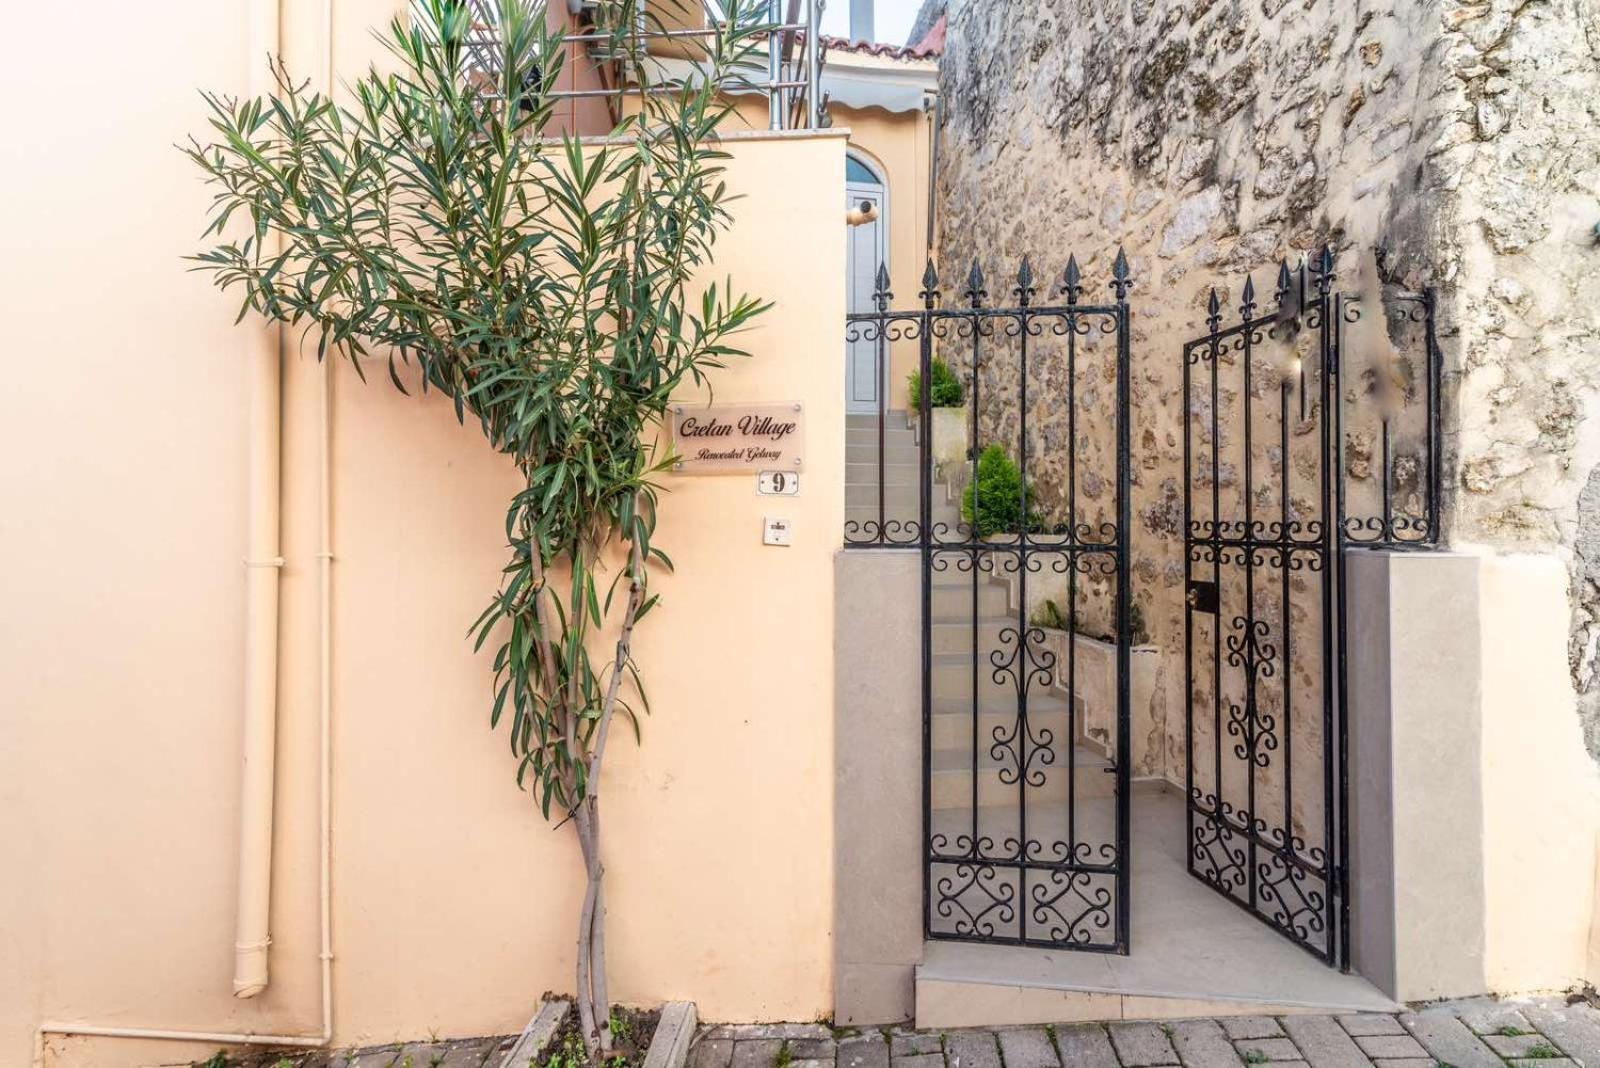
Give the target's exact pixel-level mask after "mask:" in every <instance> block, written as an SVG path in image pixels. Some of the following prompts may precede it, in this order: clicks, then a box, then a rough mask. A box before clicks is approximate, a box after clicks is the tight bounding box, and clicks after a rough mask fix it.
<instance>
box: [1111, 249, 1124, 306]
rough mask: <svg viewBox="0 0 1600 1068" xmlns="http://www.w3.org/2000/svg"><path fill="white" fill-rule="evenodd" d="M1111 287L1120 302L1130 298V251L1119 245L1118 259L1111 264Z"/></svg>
mask: <svg viewBox="0 0 1600 1068" xmlns="http://www.w3.org/2000/svg"><path fill="white" fill-rule="evenodd" d="M1111 289H1112V291H1113V292H1115V293H1116V295H1117V301H1118V302H1119V303H1120V302H1122V301H1124V300H1127V299H1128V251H1127V249H1124V248H1122V247H1121V246H1120V245H1119V246H1118V247H1117V260H1116V262H1115V263H1113V264H1112V265H1111Z"/></svg>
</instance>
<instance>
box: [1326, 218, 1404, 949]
mask: <svg viewBox="0 0 1600 1068" xmlns="http://www.w3.org/2000/svg"><path fill="white" fill-rule="evenodd" d="M1323 262H1324V263H1326V264H1327V266H1328V271H1329V272H1330V273H1331V272H1332V270H1333V251H1332V249H1329V250H1328V251H1327V252H1325V253H1324V254H1323ZM1376 311H1377V314H1379V315H1380V316H1381V315H1382V314H1383V309H1382V308H1381V307H1380V308H1378V309H1376ZM1344 328H1345V301H1344V297H1343V296H1342V295H1339V294H1335V295H1334V297H1333V359H1332V363H1331V365H1330V372H1331V373H1330V374H1329V376H1328V377H1329V378H1330V379H1331V384H1330V386H1329V389H1330V390H1331V392H1332V393H1333V397H1334V401H1333V410H1332V411H1331V412H1330V413H1329V414H1328V422H1329V424H1331V427H1332V432H1333V442H1334V445H1333V455H1332V456H1331V458H1330V461H1329V462H1330V463H1331V464H1332V466H1333V481H1334V501H1335V507H1334V512H1335V518H1336V522H1335V524H1334V529H1335V531H1336V532H1337V546H1338V553H1337V559H1336V560H1334V561H1333V564H1334V566H1335V567H1336V568H1337V569H1338V570H1337V574H1336V575H1335V579H1334V582H1335V587H1336V596H1335V603H1334V611H1335V612H1336V613H1337V615H1338V625H1337V631H1336V633H1335V635H1334V640H1335V641H1336V642H1338V646H1339V652H1338V677H1337V679H1335V685H1336V686H1337V687H1338V700H1337V702H1336V704H1337V714H1338V717H1339V735H1338V738H1339V741H1338V753H1337V755H1336V757H1335V759H1336V760H1337V761H1338V763H1339V770H1338V777H1337V783H1338V785H1337V787H1336V788H1335V789H1336V791H1337V792H1336V793H1335V794H1334V803H1332V804H1330V805H1329V807H1330V808H1337V810H1338V814H1337V819H1338V823H1339V851H1338V854H1337V855H1333V854H1332V853H1331V852H1330V855H1329V857H1328V872H1329V875H1330V877H1331V878H1330V883H1331V884H1332V885H1331V886H1330V888H1329V896H1330V897H1332V895H1333V894H1334V893H1337V894H1338V896H1339V919H1338V923H1339V929H1338V938H1337V940H1335V939H1334V937H1333V933H1332V932H1331V931H1330V932H1329V938H1328V954H1329V957H1330V958H1334V959H1337V960H1338V962H1339V968H1340V970H1342V971H1346V972H1348V971H1349V970H1350V805H1349V796H1350V760H1349V751H1350V694H1349V686H1348V682H1349V674H1350V673H1349V660H1348V655H1347V643H1346V641H1345V637H1346V634H1345V623H1346V617H1347V614H1348V613H1347V612H1346V607H1347V605H1346V600H1345V571H1344V553H1345V548H1346V539H1345V485H1344V470H1345V466H1344V400H1343V397H1344V390H1343V385H1342V381H1341V375H1342V369H1341V366H1340V364H1341V362H1342V360H1343V358H1344V336H1345V329H1344ZM1384 431H1385V439H1386V440H1387V435H1388V417H1387V416H1385V418H1384ZM1385 451H1387V450H1385ZM1384 464H1385V469H1384V475H1383V477H1384V485H1385V489H1386V490H1387V486H1388V479H1389V472H1388V467H1387V465H1388V457H1387V455H1386V456H1385V457H1384ZM1387 497H1388V494H1387V492H1385V500H1384V505H1383V507H1384V516H1383V518H1384V522H1385V523H1388V522H1389V518H1390V517H1389V511H1388V509H1389V501H1388V499H1387ZM1324 744H1326V743H1324ZM1334 887H1337V889H1336V890H1335V889H1334Z"/></svg>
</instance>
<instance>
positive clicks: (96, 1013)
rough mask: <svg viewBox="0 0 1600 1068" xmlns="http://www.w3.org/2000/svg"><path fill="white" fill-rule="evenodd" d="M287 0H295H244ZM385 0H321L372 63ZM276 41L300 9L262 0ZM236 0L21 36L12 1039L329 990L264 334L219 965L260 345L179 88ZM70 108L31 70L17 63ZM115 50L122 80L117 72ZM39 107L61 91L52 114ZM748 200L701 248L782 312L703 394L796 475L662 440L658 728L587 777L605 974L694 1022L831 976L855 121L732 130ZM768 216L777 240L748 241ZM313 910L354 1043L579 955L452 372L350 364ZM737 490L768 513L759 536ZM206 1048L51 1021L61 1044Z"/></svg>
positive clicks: (473, 1028)
mask: <svg viewBox="0 0 1600 1068" xmlns="http://www.w3.org/2000/svg"><path fill="white" fill-rule="evenodd" d="M270 6H277V5H270ZM391 6H392V3H391V0H336V2H335V4H334V7H333V17H334V22H333V26H334V38H333V39H334V44H335V54H336V63H335V66H336V67H337V68H338V69H339V70H342V71H348V70H351V69H353V67H355V66H356V65H358V64H359V63H364V61H365V59H364V57H365V56H366V55H369V54H370V49H371V48H372V47H373V45H372V42H371V41H370V39H369V38H368V37H367V34H366V27H367V26H369V25H372V24H374V23H376V22H378V21H380V20H381V19H382V18H383V17H385V15H386V13H387V11H388V10H389V8H390V7H391ZM282 7H283V9H284V15H283V25H284V27H285V32H286V34H288V35H289V36H291V37H293V38H294V40H292V41H290V42H289V43H288V45H287V47H288V48H289V50H290V51H291V53H292V52H293V50H294V49H297V48H298V49H302V50H306V51H302V54H303V55H306V54H311V51H312V50H315V49H316V48H318V47H320V45H321V39H320V37H318V36H317V34H316V33H315V32H314V31H313V30H312V29H308V27H315V26H316V25H317V24H318V23H317V22H316V15H317V12H316V10H315V9H316V7H317V5H315V4H310V5H306V4H303V3H301V2H300V0H284V3H283V5H282ZM246 14H247V11H246V5H244V4H238V5H233V4H215V3H207V2H202V0H190V2H187V3H182V4H171V5H162V6H160V7H159V8H155V9H152V8H148V7H145V8H139V9H137V10H136V9H133V8H130V7H129V6H128V5H124V4H113V3H109V2H101V3H95V4H91V5H88V6H87V7H82V8H78V9H75V10H74V12H73V13H71V14H70V15H63V16H62V17H61V18H62V22H61V24H59V25H58V26H57V29H58V30H59V31H60V32H62V33H64V34H67V35H68V36H70V37H71V38H72V40H73V48H74V52H75V54H76V56H77V57H78V60H79V61H80V62H81V63H82V64H83V67H82V69H88V70H94V71H95V72H96V77H95V78H94V79H73V78H62V77H60V69H59V66H58V63H57V60H56V59H54V58H52V57H53V55H54V53H51V52H49V51H48V50H35V51H34V52H32V53H23V54H19V55H18V56H17V57H15V58H14V62H12V63H11V64H8V65H7V67H6V70H5V74H4V75H3V77H4V78H5V79H6V89H7V92H6V93H5V94H4V97H3V99H4V100H6V101H7V105H6V107H7V112H6V128H7V131H8V135H9V137H10V139H11V145H12V148H13V151H14V152H15V153H16V154H17V158H19V159H25V160H28V161H29V165H28V166H26V167H13V168H9V169H8V170H7V171H6V177H5V178H4V179H3V180H0V187H3V193H4V196H5V199H6V200H7V201H8V202H10V203H13V204H26V205H28V210H27V211H26V212H22V213H18V214H16V215H14V216H13V219H14V221H13V224H12V225H11V226H9V227H7V228H6V229H5V231H4V238H3V239H0V240H3V241H4V243H5V247H4V250H3V254H0V277H3V279H4V291H5V293H6V294H7V297H6V301H7V304H6V306H7V309H8V310H9V311H10V313H11V314H10V319H11V339H10V340H11V344H10V347H9V351H10V353H11V354H12V359H11V362H10V365H9V371H8V378H9V385H8V388H7V389H6V390H4V391H0V447H3V448H4V450H5V452H6V454H7V455H8V456H10V457H12V462H9V463H7V464H6V465H4V467H3V471H4V476H3V478H4V485H3V490H4V495H5V499H6V501H7V502H8V506H7V508H6V509H5V514H4V518H3V519H0V550H3V552H4V554H5V556H6V557H7V558H8V559H10V560H11V561H13V563H14V566H10V567H8V568H7V569H6V572H5V576H6V577H5V579H4V581H3V584H0V585H3V596H0V605H3V607H0V679H3V680H4V683H3V693H4V698H3V700H0V856H4V857H5V858H6V871H7V875H6V877H5V878H4V879H0V960H3V961H4V962H5V966H4V967H0V1063H3V1064H14V1063H26V1060H27V1056H28V1052H29V1048H30V1043H31V1042H32V1032H33V1028H34V1027H35V1025H36V1024H37V1023H38V1022H39V1021H40V1020H44V1019H52V1020H58V1021H67V1022H75V1023H95V1024H107V1025H117V1026H135V1027H161V1028H199V1029H204V1030H208V1031H210V1030H230V1031H232V1030H248V1031H277V1032H298V1033H311V1032H314V1031H315V1030H316V1028H317V1026H318V1023H319V1019H318V991H317V969H318V963H317V907H316V906H317V889H316V883H317V861H318V850H317V817H316V813H317V792H316V782H317V675H316V666H317V642H318V634H317V629H316V620H317V605H316V560H315V549H316V529H317V521H318V516H317V493H316V487H317V456H318V448H319V445H318V435H317V429H316V428H317V423H316V408H315V404H314V403H313V401H314V397H315V391H316V383H317V376H318V375H319V374H320V373H321V372H320V370H319V367H318V365H317V364H316V363H315V361H314V359H313V357H312V355H311V354H309V353H301V352H300V351H298V349H297V348H291V350H290V352H289V353H288V355H287V356H286V360H285V369H284V386H285V389H284V408H285V434H284V445H283V458H284V493H283V498H284V502H285V504H284V509H285V510H284V519H283V555H284V556H285V558H286V561H287V563H286V567H285V568H284V570H283V609H282V620H281V627H280V633H281V639H282V656H281V668H280V713H279V734H278V745H277V757H278V771H277V784H276V787H277V791H276V812H275V817H276V840H275V856H274V871H273V912H272V936H273V947H272V967H273V971H272V985H271V986H270V987H269V989H268V990H267V992H266V993H265V994H263V995H262V996H261V997H259V998H257V999H255V1000H253V1001H250V1002H239V1001H235V1000H234V999H233V998H232V997H231V996H230V976H231V965H232V956H233V946H232V941H233V911H234V881H235V880H234V863H235V849H236V835H237V828H236V825H237V804H238V802H237V791H238V786H237V783H238V775H239V766H238V764H239V711H240V700H241V689H242V668H241V651H242V645H243V598H242V588H243V568H242V567H241V560H242V558H243V556H244V517H245V487H244V479H243V474H244V440H245V439H244V426H243V412H244V399H245V379H244V370H245V366H244V363H243V357H244V354H245V353H246V352H247V351H249V350H250V349H251V347H252V346H259V345H261V344H263V343H268V344H270V341H271V336H272V332H271V331H270V330H268V329H267V328H265V327H263V326H262V325H260V324H259V323H257V322H256V321H254V320H247V321H246V322H245V323H244V324H243V325H240V326H237V327H235V326H234V325H232V321H233V317H234V312H235V310H236V306H235V303H234V299H233V298H232V297H227V296H222V295H219V294H217V293H215V292H214V291H213V290H211V289H210V288H209V286H208V285H207V283H206V282H205V280H203V279H202V278H199V277H196V276H190V275H187V274H186V273H185V272H184V270H183V266H182V264H181V263H180V261H179V257H180V256H181V255H183V254H185V253H187V252H189V251H192V250H193V249H194V247H195V242H196V238H197V235H198V232H199V227H200V223H201V219H202V213H203V209H204V206H205V204H206V201H207V198H208V195H209V194H207V192H206V191H205V189H204V188H203V187H202V185H201V184H200V183H199V181H198V179H197V177H196V176H195V175H194V174H193V173H191V167H190V166H189V164H187V162H186V161H184V160H183V158H182V157H181V156H180V155H179V153H177V152H176V151H174V150H173V148H172V147H171V144H172V142H173V141H174V140H176V139H178V138H180V137H181V136H183V135H184V133H185V132H186V131H189V130H195V131H202V124H203V115H202V111H201V104H200V101H199V100H198V98H197V97H196V95H195V89H196V88H197V87H201V86H204V87H210V88H215V89H220V90H224V91H230V92H240V91H243V90H244V88H245V87H246V85H247V78H248V74H249V69H250V67H251V66H252V65H254V64H257V63H259V62H260V61H261V60H262V59H263V58H264V57H262V56H260V55H256V54H252V53H253V49H252V48H251V47H250V45H249V44H248V43H247V40H246V29H247V28H246ZM46 84H48V85H50V86H52V89H51V94H52V107H51V108H49V109H44V108H38V107H35V106H33V105H32V104H31V103H29V101H30V100H36V99H37V89H38V87H39V86H41V85H46ZM108 86H115V87H116V89H115V92H108V91H107V87H108ZM62 114H76V115H78V116H79V118H78V119H76V120H75V121H74V122H73V123H72V124H70V125H63V124H62V123H61V122H60V116H61V115H62ZM729 147H730V151H731V152H732V154H733V158H732V159H731V160H729V161H728V168H729V171H728V179H729V182H730V185H731V186H732V187H733V188H734V190H735V191H736V192H737V193H739V194H741V195H742V197H743V199H741V200H739V201H738V202H737V203H736V204H735V205H734V209H733V210H734V214H735V219H736V221H735V225H734V228H733V230H732V232H731V233H730V234H729V235H727V236H726V237H725V238H724V239H722V240H721V241H719V243H718V245H717V251H718V261H717V263H716V265H715V267H714V272H715V274H717V275H718V276H719V277H720V276H721V275H723V274H731V275H732V276H733V278H734V279H735V280H736V282H737V283H738V284H739V285H740V286H742V287H745V288H748V289H749V290H751V291H752V292H755V293H758V294H764V295H769V296H772V297H775V298H776V299H777V302H778V303H777V306H776V308H775V309H774V310H773V311H772V312H771V313H770V314H769V315H768V316H767V317H766V318H765V319H764V320H763V321H762V324H761V326H760V327H759V328H757V329H756V330H755V331H753V332H752V333H750V334H749V335H748V337H747V339H746V340H747V343H748V347H749V348H751V349H752V350H753V351H754V353H755V359H753V360H751V361H749V362H748V363H747V364H743V365H740V366H738V367H734V368H730V369H729V370H728V371H727V372H725V373H723V374H720V375H719V376H718V377H717V379H716V392H717V396H718V398H720V399H722V400H726V401H754V400H774V401H789V400H793V401H798V402H801V403H803V404H804V405H805V406H806V411H807V421H808V424H807V439H808V446H807V447H808V453H807V456H806V463H807V467H806V471H807V476H808V477H807V479H806V484H805V491H804V493H803V494H802V495H801V496H799V497H796V498H784V499H782V500H781V501H777V502H776V503H775V502H774V499H772V498H760V497H758V496H757V495H756V493H755V487H754V485H753V480H751V479H747V478H743V477H733V478H715V479H674V480H672V481H671V482H670V483H669V486H668V489H669V490H670V492H669V493H667V494H666V496H665V501H664V510H663V513H664V514H663V518H662V525H661V529H660V533H659V535H658V540H659V542H660V544H662V546H663V547H665V548H667V550H668V551H669V552H671V553H672V555H673V557H674V559H675V561H676V562H677V565H678V573H677V575H675V576H672V577H664V578H662V579H661V580H660V592H661V593H662V595H663V603H662V606H661V608H660V609H659V610H658V611H657V612H656V613H654V614H653V615H652V617H651V619H649V620H647V621H646V623H645V624H644V625H643V627H642V628H641V634H640V638H639V641H638V645H637V650H636V651H637V655H638V657H639V659H640V661H641V663H642V665H643V669H644V673H645V677H646V679H647V680H648V681H649V683H650V686H651V697H652V702H653V714H652V715H651V716H650V717H649V718H648V719H646V721H645V723H644V745H643V747H642V748H635V747H634V745H633V743H632V741H631V738H630V737H629V736H628V733H627V732H623V734H622V735H619V736H618V744H616V745H614V746H613V748H612V750H611V752H612V756H611V759H610V773H609V775H608V778H607V781H606V784H605V796H606V799H607V813H608V816H607V819H608V827H607V834H608V871H609V876H608V878H609V880H610V882H609V887H610V890H609V895H610V902H611V910H610V923H611V926H610V947H611V951H610V960H611V965H612V991H613V994H614V995H615V996H616V998H617V999H618V1000H621V1001H625V1002H635V1003H645V1002H654V1001H659V1000H661V999H664V998H672V997H691V998H694V999H696V1000H698V1002H699V1005H700V1012H701V1015H702V1016H703V1017H706V1018H710V1019H734V1020H737V1019H757V1018H784V1019H807V1018H814V1017H816V1016H818V1015H820V1014H822V1013H825V1012H826V1011H827V1009H828V1006H829V1004H830V1003H831V993H832V991H831V980H832V954H831V943H830V930H831V923H832V921H831V906H832V882H831V880H832V866H831V857H832V852H833V850H832V834H833V832H832V826H833V820H832V815H833V813H832V773H831V768H832V751H833V750H832V714H831V706H832V663H833V651H832V641H833V616H832V600H831V591H832V584H833V574H834V572H833V553H834V550H835V548H836V547H837V545H838V540H839V535H838V531H839V530H840V529H841V524H842V511H843V497H842V490H841V488H840V486H839V484H838V483H837V482H836V481H834V479H833V477H831V476H832V475H833V473H834V472H837V471H840V470H842V468H841V466H840V465H841V464H842V456H841V451H842V438H843V435H842V433H841V432H840V431H841V429H842V423H843V418H842V398H841V391H840V389H839V381H840V379H839V373H838V370H839V369H838V361H837V360H834V359H828V360H819V359H818V358H817V354H818V353H833V352H836V351H837V349H838V339H837V324H838V322H839V321H840V317H841V316H842V314H843V288H842V285H841V281H840V272H839V270H838V265H839V264H840V263H841V262H842V259H843V247H844V244H843V229H842V226H840V225H838V223H839V210H838V206H839V201H840V199H841V198H840V190H841V186H842V182H843V155H844V151H843V140H842V138H839V137H831V138H813V139H803V140H791V141H773V140H766V141H749V142H746V141H740V142H733V143H730V146H729ZM773 248H783V249H784V250H785V252H786V254H785V255H784V256H782V257H775V256H772V255H771V250H772V249H773ZM331 389H332V426H333V433H332V487H333V490H332V492H333V512H332V526H333V552H334V556H335V562H334V564H333V630H332V641H333V668H334V677H333V693H332V700H333V716H334V726H333V742H334V767H333V795H332V796H333V813H334V849H335V857H334V863H333V891H334V913H333V938H334V953H335V961H334V975H335V990H334V1009H335V1019H336V1027H337V1035H336V1037H337V1041H339V1042H340V1043H352V1042H376V1041H384V1040H389V1039H394V1038H403V1037H418V1036H425V1035H427V1034H429V1033H433V1032H436V1033H438V1034H440V1035H463V1034H475V1033H491V1032H507V1031H515V1030H517V1029H519V1028H520V1027H521V1026H522V1024H523V1023H524V1022H526V1019H527V1017H528V1016H529V1014H530V1011H531V1009H532V1007H533V1005H534V1003H535V1001H536V999H537V998H538V996H539V995H540V994H541V993H542V992H543V991H545V990H548V989H554V990H563V989H568V988H570V987H571V985H572V978H571V971H572V952H571V946H570V943H571V941H572V938H571V931H572V929H573V927H574V924H575V917H576V910H577V905H578V896H579V881H578V880H579V877H580V872H579V868H578V864H577V857H576V851H575V849H574V848H573V846H572V842H571V840H570V837H571V836H570V832H569V831H568V830H567V829H562V830H560V831H552V830H551V828H550V827H549V825H547V824H546V823H545V822H544V821H543V820H542V819H540V818H539V816H538V814H537V811H536V809H535V808H534V806H533V804H532V802H531V800H530V799H529V798H528V797H527V796H526V795H523V794H520V793H518V791H517V790H516V787H515V784H514V781H513V770H514V764H513V762H512V761H511V759H510V758H509V757H508V756H507V753H506V748H505V739H504V737H503V736H502V735H496V734H493V733H491V732H490V731H489V729H488V710H489V701H490V696H491V691H490V681H491V671H490V666H489V662H488V659H487V656H474V655H473V654H472V651H471V647H470V644H469V642H468V641H467V640H466V637H465V635H466V632H467V627H468V625H469V624H470V623H471V622H472V620H473V619H474V618H475V617H476V615H477V613H478V611H479V610H480V609H481V607H482V605H483V604H484V603H485V599H486V598H487V597H488V596H489V595H490V593H491V592H492V591H493V589H494V586H495V582H496V579H497V577H498V572H499V568H500V566H501V564H502V562H503V556H504V552H505V550H504V545H503V541H504V534H503V529H502V522H503V514H504V506H505V503H506V501H507V499H508V497H509V495H510V494H511V493H512V492H513V491H514V489H515V486H514V478H513V476H512V474H511V472H510V471H509V470H508V468H507V467H506V465H505V464H504V463H503V462H502V461H501V460H500V459H499V458H497V457H495V456H494V455H492V454H490V453H489V451H488V449H487V448H486V447H485V445H484V444H483V443H482V441H481V439H480V437H479V435H478V433H477V432H476V431H475V430H473V429H472V428H471V427H467V428H463V427H461V426H459V425H457V423H456V421H455V419H454V417H453V415H452V414H451V412H450V409H449V406H448V405H447V404H445V403H442V402H440V401H439V399H438V398H437V397H430V398H428V399H422V398H420V397H418V396H415V395H414V396H413V397H410V398H407V397H404V396H401V395H400V394H399V393H397V392H396V391H395V390H393V389H392V388H391V387H389V386H388V385H387V384H385V383H384V376H383V375H381V374H379V375H377V376H376V377H374V378H373V380H372V382H371V383H370V384H365V385H364V384H362V383H361V382H359V381H358V380H357V378H356V377H355V375H354V373H353V372H352V371H351V370H350V369H349V367H348V366H343V365H340V366H335V367H334V368H333V369H332V372H331ZM763 514H773V515H783V516H786V517H788V518H789V519H791V520H792V522H793V525H794V531H795V534H794V545H793V547H791V548H765V547H763V546H762V545H761V519H762V516H763ZM213 1048H214V1047H205V1046H171V1045H168V1044H164V1043H147V1042H136V1041H127V1040H113V1039H104V1040H95V1041H90V1040H84V1039H63V1040H53V1041H52V1043H51V1052H52V1056H51V1059H50V1062H49V1063H51V1064H63V1065H66V1064H77V1065H86V1064H94V1065H102V1066H113V1068H114V1066H118V1065H125V1064H136V1063H148V1062H150V1061H153V1060H157V1059H168V1060H171V1059H177V1058H178V1057H179V1056H180V1055H181V1056H189V1055H200V1054H205V1055H209V1053H210V1052H211V1051H212V1049H213Z"/></svg>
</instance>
